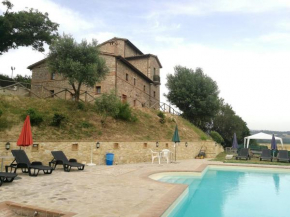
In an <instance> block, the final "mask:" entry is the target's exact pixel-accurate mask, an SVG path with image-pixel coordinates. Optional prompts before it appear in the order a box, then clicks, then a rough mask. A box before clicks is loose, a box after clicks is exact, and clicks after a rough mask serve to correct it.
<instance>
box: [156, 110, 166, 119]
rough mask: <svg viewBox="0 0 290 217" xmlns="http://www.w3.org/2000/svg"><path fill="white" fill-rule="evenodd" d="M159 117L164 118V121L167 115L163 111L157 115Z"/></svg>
mask: <svg viewBox="0 0 290 217" xmlns="http://www.w3.org/2000/svg"><path fill="white" fill-rule="evenodd" d="M157 116H158V117H160V118H163V119H164V118H165V114H164V113H163V112H162V111H159V112H158V113H157Z"/></svg>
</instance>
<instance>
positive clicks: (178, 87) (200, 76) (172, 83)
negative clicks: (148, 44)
mask: <svg viewBox="0 0 290 217" xmlns="http://www.w3.org/2000/svg"><path fill="white" fill-rule="evenodd" d="M166 87H167V88H168V90H169V92H168V94H166V95H165V96H166V97H167V99H168V100H169V102H171V103H172V104H174V105H176V106H177V107H178V108H179V109H180V110H181V111H182V112H183V116H184V117H185V118H186V119H188V120H189V121H191V122H192V123H194V124H195V125H196V126H198V127H200V128H201V129H203V130H205V129H207V125H208V124H210V123H211V120H212V118H213V117H214V116H215V114H216V113H217V111H218V109H219V98H218V94H219V90H218V86H217V84H216V82H215V81H213V80H212V79H211V78H210V77H208V76H207V75H205V74H204V73H203V71H202V69H201V68H197V69H196V70H195V71H194V70H193V69H188V68H186V67H182V66H176V67H175V68H174V74H173V75H171V74H169V75H167V83H166Z"/></svg>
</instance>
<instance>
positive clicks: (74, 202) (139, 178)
mask: <svg viewBox="0 0 290 217" xmlns="http://www.w3.org/2000/svg"><path fill="white" fill-rule="evenodd" d="M207 164H223V163H221V162H214V161H208V160H207V159H203V160H197V159H192V160H182V161H179V162H178V163H176V164H175V163H172V164H166V163H163V164H161V165H159V164H151V163H140V164H127V165H114V166H103V165H100V166H92V167H88V166H87V167H86V168H85V170H84V171H71V172H69V173H66V172H64V171H63V170H62V169H57V170H55V171H54V172H53V173H52V174H51V175H42V174H40V175H39V176H38V177H29V176H28V175H26V174H21V173H20V174H19V177H21V179H19V180H15V181H14V182H13V183H4V184H3V185H2V187H0V195H1V197H0V202H3V201H13V202H16V203H21V204H27V205H32V206H37V207H41V208H44V209H56V210H59V211H63V212H74V213H77V214H76V216H77V217H91V216H92V217H93V216H94V217H120V216H121V217H123V216H125V217H137V216H150V217H152V216H153V213H154V215H155V216H159V215H160V213H162V212H163V211H164V209H165V208H166V206H168V204H170V203H172V202H173V201H174V200H175V198H176V197H177V196H178V195H179V194H180V193H181V192H182V191H183V190H184V189H185V188H186V186H183V185H174V184H168V183H160V182H157V181H154V180H151V179H149V178H148V175H149V174H152V173H155V172H161V171H162V172H163V171H196V170H201V169H200V168H203V167H204V165H207ZM227 165H229V164H227ZM243 166H246V165H243ZM248 166H249V165H248ZM252 166H256V165H252ZM262 167H265V166H262ZM280 168H281V167H280ZM285 168H289V169H290V167H285ZM169 195H172V196H171V197H170V196H169ZM168 196H169V197H168ZM164 200H166V201H164Z"/></svg>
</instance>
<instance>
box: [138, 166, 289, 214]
mask: <svg viewBox="0 0 290 217" xmlns="http://www.w3.org/2000/svg"><path fill="white" fill-rule="evenodd" d="M208 166H221V167H224V166H225V167H228V166H231V167H233V166H236V167H251V168H253V167H256V168H268V169H271V168H279V169H288V170H290V166H280V165H262V164H260V165H259V164H257V165H256V164H235V163H228V164H221V163H209V164H201V165H200V166H199V167H198V168H196V169H193V170H161V171H160V170H159V171H151V172H147V173H143V174H142V175H141V176H140V177H141V178H142V179H146V180H147V181H152V182H158V183H159V184H160V185H167V186H171V187H173V189H171V190H170V191H169V192H167V193H166V194H165V195H163V196H162V197H161V198H160V199H158V201H156V202H155V203H154V205H152V206H151V207H150V208H149V209H147V210H146V211H145V212H144V213H141V214H140V215H139V217H161V216H162V215H163V214H164V213H165V211H166V210H167V209H168V208H169V207H170V206H171V205H172V204H173V203H174V202H175V201H176V200H177V199H178V198H179V197H180V196H181V194H182V193H183V192H184V191H185V190H186V189H187V187H188V185H186V184H171V183H165V182H160V181H157V180H154V179H151V178H150V177H149V176H151V175H153V174H157V173H168V172H199V173H202V172H203V171H204V170H205V169H206V168H207V167H208Z"/></svg>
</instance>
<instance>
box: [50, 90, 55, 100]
mask: <svg viewBox="0 0 290 217" xmlns="http://www.w3.org/2000/svg"><path fill="white" fill-rule="evenodd" d="M50 96H51V97H52V98H53V97H54V90H50Z"/></svg>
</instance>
